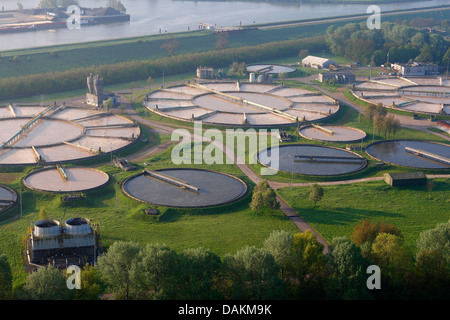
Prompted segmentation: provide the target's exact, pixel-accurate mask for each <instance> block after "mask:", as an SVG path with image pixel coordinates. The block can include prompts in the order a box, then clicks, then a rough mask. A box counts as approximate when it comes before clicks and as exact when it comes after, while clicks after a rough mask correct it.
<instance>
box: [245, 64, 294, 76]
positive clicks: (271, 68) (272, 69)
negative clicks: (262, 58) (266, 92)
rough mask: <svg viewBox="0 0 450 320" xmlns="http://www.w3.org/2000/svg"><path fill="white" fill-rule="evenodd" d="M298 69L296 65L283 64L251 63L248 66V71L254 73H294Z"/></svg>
mask: <svg viewBox="0 0 450 320" xmlns="http://www.w3.org/2000/svg"><path fill="white" fill-rule="evenodd" d="M296 70H297V69H295V68H294V67H291V66H286V65H281V64H251V65H248V66H247V72H254V73H268V74H279V73H292V72H295V71H296Z"/></svg>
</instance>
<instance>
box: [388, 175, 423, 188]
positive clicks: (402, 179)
mask: <svg viewBox="0 0 450 320" xmlns="http://www.w3.org/2000/svg"><path fill="white" fill-rule="evenodd" d="M384 182H386V183H387V184H389V185H390V186H392V187H400V186H417V185H425V184H426V183H427V176H426V175H425V174H424V173H423V172H397V173H385V174H384Z"/></svg>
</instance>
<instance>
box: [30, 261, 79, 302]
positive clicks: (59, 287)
mask: <svg viewBox="0 0 450 320" xmlns="http://www.w3.org/2000/svg"><path fill="white" fill-rule="evenodd" d="M23 295H24V298H25V299H30V300H69V299H71V298H72V297H73V291H72V290H69V289H68V288H67V285H66V277H65V276H64V275H63V274H62V273H61V272H60V271H59V270H58V269H57V268H55V267H52V266H48V267H46V268H39V269H37V271H36V272H33V273H31V274H30V275H28V276H27V280H26V283H25V285H24V286H23Z"/></svg>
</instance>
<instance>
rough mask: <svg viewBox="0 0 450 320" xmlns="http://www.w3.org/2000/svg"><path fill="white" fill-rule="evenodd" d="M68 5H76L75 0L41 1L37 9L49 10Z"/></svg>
mask: <svg viewBox="0 0 450 320" xmlns="http://www.w3.org/2000/svg"><path fill="white" fill-rule="evenodd" d="M70 5H78V1H76V0H41V1H40V2H39V8H42V9H51V8H56V7H68V6H70Z"/></svg>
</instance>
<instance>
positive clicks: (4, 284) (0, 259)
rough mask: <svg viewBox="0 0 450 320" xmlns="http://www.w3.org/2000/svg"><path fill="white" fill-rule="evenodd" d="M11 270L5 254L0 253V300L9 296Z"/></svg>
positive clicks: (10, 290)
mask: <svg viewBox="0 0 450 320" xmlns="http://www.w3.org/2000/svg"><path fill="white" fill-rule="evenodd" d="M11 294H12V272H11V266H10V264H9V262H8V257H7V256H6V254H4V253H1V254H0V300H6V299H9V298H11Z"/></svg>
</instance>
